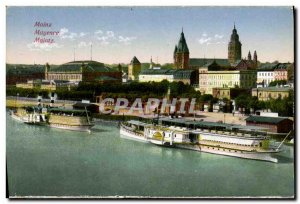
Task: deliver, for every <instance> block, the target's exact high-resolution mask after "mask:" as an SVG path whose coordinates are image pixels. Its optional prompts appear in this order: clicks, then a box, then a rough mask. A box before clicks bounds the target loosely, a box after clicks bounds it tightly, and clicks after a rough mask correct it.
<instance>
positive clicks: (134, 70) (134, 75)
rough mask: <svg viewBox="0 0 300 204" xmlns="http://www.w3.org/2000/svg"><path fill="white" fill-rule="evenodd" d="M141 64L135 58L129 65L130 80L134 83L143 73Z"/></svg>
mask: <svg viewBox="0 0 300 204" xmlns="http://www.w3.org/2000/svg"><path fill="white" fill-rule="evenodd" d="M141 67H142V65H141V63H140V61H139V60H138V59H137V58H136V56H134V57H133V58H132V60H131V61H130V64H129V65H128V80H129V81H134V80H138V78H139V74H140V72H141Z"/></svg>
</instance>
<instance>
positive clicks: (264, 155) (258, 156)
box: [175, 144, 278, 163]
mask: <svg viewBox="0 0 300 204" xmlns="http://www.w3.org/2000/svg"><path fill="white" fill-rule="evenodd" d="M175 146H176V147H178V148H182V149H189V150H193V151H198V152H206V153H211V154H219V155H224V156H231V157H239V158H244V159H253V160H261V161H269V162H274V163H277V162H278V159H277V158H275V157H274V155H275V154H276V153H278V151H277V152H276V151H270V152H249V151H243V150H236V151H235V150H229V149H226V148H223V147H214V149H212V147H208V146H204V145H192V144H191V145H190V144H186V145H185V144H176V145H175ZM218 149H219V150H218Z"/></svg>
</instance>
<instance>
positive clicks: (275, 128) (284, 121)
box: [245, 116, 294, 133]
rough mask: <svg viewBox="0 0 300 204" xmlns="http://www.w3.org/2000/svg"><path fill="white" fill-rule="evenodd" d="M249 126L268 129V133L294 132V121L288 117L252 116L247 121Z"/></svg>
mask: <svg viewBox="0 0 300 204" xmlns="http://www.w3.org/2000/svg"><path fill="white" fill-rule="evenodd" d="M245 120H246V125H247V126H259V127H264V128H268V132H274V133H288V132H290V131H291V130H293V125H294V123H293V121H292V120H290V119H288V118H286V117H266V116H250V117H248V118H246V119H245Z"/></svg>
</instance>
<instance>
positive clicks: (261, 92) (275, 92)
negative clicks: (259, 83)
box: [252, 86, 293, 101]
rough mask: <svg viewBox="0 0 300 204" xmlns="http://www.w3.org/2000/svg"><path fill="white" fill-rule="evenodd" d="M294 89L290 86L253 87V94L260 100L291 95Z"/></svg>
mask: <svg viewBox="0 0 300 204" xmlns="http://www.w3.org/2000/svg"><path fill="white" fill-rule="evenodd" d="M291 92H293V89H292V88H290V87H276V86H274V87H262V88H254V89H252V96H256V97H257V98H258V100H260V101H268V100H270V99H277V98H285V97H289V96H290V94H291Z"/></svg>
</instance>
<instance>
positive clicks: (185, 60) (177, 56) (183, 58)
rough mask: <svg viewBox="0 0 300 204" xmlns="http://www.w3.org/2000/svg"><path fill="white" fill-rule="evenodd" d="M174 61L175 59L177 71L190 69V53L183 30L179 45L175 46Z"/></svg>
mask: <svg viewBox="0 0 300 204" xmlns="http://www.w3.org/2000/svg"><path fill="white" fill-rule="evenodd" d="M173 59H174V67H175V68H176V69H188V68H189V59H190V51H189V48H188V46H187V43H186V40H185V37H184V33H183V30H182V32H181V34H180V39H179V42H178V45H176V46H175V50H174V53H173Z"/></svg>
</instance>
